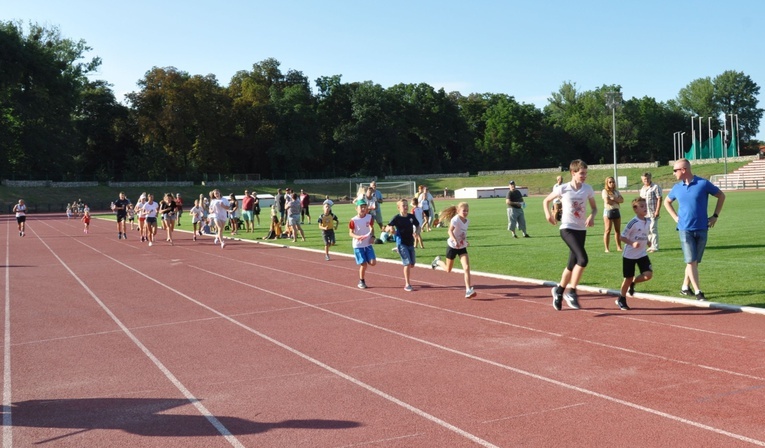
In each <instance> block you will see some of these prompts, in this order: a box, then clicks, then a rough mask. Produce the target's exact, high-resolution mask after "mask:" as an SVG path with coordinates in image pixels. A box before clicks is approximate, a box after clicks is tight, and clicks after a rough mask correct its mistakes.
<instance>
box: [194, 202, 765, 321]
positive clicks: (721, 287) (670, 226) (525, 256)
mask: <svg viewBox="0 0 765 448" xmlns="http://www.w3.org/2000/svg"><path fill="white" fill-rule="evenodd" d="M666 193H667V192H665V194H666ZM625 196H626V199H627V200H628V201H629V200H631V198H632V197H633V196H636V193H634V192H633V193H630V192H627V193H626V194H625ZM726 196H727V198H726V201H725V206H724V208H723V211H722V213H721V216H720V220H719V222H718V224H717V225H716V226H715V227H714V228H713V229H711V230H710V234H709V241H708V244H707V249H706V252H705V254H704V259H703V262H702V263H701V264H700V265H699V266H700V267H699V270H700V278H701V285H702V287H703V290H704V292H705V294H706V295H707V297H708V298H709V299H710V300H712V301H716V302H723V303H728V304H735V305H749V306H757V307H765V290H763V287H762V281H761V276H760V275H759V274H755V273H754V272H755V270H756V269H758V268H759V267H760V264H761V261H762V256H763V253H765V251H764V249H765V242H763V240H762V238H760V236H759V229H760V228H761V223H760V221H761V220H760V216H759V213H758V211H761V210H762V207H761V205H760V206H759V207H754V206H753V205H754V204H763V199H765V192H764V191H741V192H728V193H726ZM542 199H543V198H542V197H541V196H536V197H529V198H527V203H528V206H527V208H526V212H525V214H526V221H527V227H528V232H529V234H530V235H531V236H532V237H531V238H525V239H524V238H518V239H513V238H511V237H509V235H510V233H509V232H508V231H507V230H506V229H507V216H506V209H505V204H504V200H503V199H475V200H470V201H468V202H469V203H470V217H469V218H470V229H469V231H468V240H469V241H470V249H469V251H470V261H471V268H472V269H473V270H474V271H482V272H491V273H497V274H504V275H512V276H518V277H526V278H533V279H539V280H550V281H558V280H559V279H560V275H561V271H562V269H563V267H564V265H565V263H566V260H567V257H568V249H567V248H566V246H565V244H564V243H563V241H562V240H561V239H560V235H559V232H558V227H557V226H552V225H550V224H549V223H548V222H547V221H545V219H544V212H543V210H542ZM456 202H457V201H456V200H440V201H438V203H437V208H438V209H441V208H444V207H445V206H447V205H451V204H456ZM714 204H715V199H714V198H711V200H710V208H711V207H713V206H714ZM598 206H599V207H601V206H602V204H601V201H600V199H599V198H598ZM333 211H334V212H335V214H337V215H338V217H339V218H340V222H341V224H340V227H339V229H338V231H337V245H336V246H335V247H333V248H332V251H333V252H342V253H347V254H350V253H352V249H351V243H350V238H349V236H348V232H347V230H346V229H347V223H348V220H349V218H351V217H352V216H353V215H355V211H354V209H353V206H351V205H350V204H337V205H335V207H334V210H333ZM394 211H395V208H394V204H393V203H390V202H388V203H385V204H383V215H384V217H385V218H386V221H387V220H388V219H390V218H391V217H392V214H393V213H394ZM312 213H313V215H314V220H313V221H314V223H315V221H316V218H317V217H318V214H319V207H318V206H314V207H312ZM262 217H267V215H263V216H262ZM629 219H631V216H629V215H627V214H625V216H624V217H623V222H624V223H626V222H627V221H628V220H629ZM185 223H186V224H185V225H188V224H187V223H188V220H186V219H185ZM183 229H188V227H183ZM304 230H305V233H306V239H307V241H305V242H300V241H298V242H297V243H290V242H285V243H284V244H285V245H295V246H300V247H311V248H315V249H322V248H323V243H322V240H321V232H320V230H319V229H318V226H317V225H316V224H313V225H310V226H309V225H305V226H304ZM266 231H267V227H265V226H261V227H260V228H258V229H257V232H256V233H254V234H243V233H240V237H241V238H243V239H257V238H260V237H262V236H263V235H265V234H266ZM587 233H588V236H587V243H586V248H587V252H588V254H589V257H590V264H589V266H588V267H587V270H586V271H585V273H584V277H583V280H582V284H583V285H588V286H594V287H601V288H607V289H618V288H619V287H620V285H621V281H622V274H621V271H622V263H621V253H620V252H611V253H605V252H604V246H603V219H602V217H599V218H598V219H597V221H596V224H595V227H593V228H590V229H589V230H588V232H587ZM659 236H660V242H661V250H660V251H659V252H656V253H654V254H651V256H650V257H651V261H652V264H653V269H654V278H653V279H652V280H651V281H649V282H646V283H641V284H639V285H638V292H645V293H650V294H659V295H666V296H674V297H680V296H679V289H680V284H681V282H682V279H683V272H684V269H685V264H684V263H683V259H682V252H681V250H680V243H679V239H678V236H677V232H676V231H675V225H674V222H673V221H672V220H671V218H669V215H668V214H667V213H666V212H664V213H663V214H662V217H661V219H660V220H659ZM612 238H613V236H612ZM423 240H424V244H425V248H424V249H418V250H417V261H418V262H419V263H429V262H430V261H431V260H432V259H433V258H434V257H435V256H436V255H443V254H444V252H445V247H446V229H444V228H439V229H434V230H433V231H432V232H424V233H423ZM281 241H287V240H281ZM611 247H612V249H613V247H614V246H613V241H612V244H611ZM392 248H393V245H392V244H384V245H376V246H375V249H376V253H377V256H378V258H387V259H396V260H397V259H398V255H397V254H396V253H394V252H392V251H391V249H392ZM416 277H417V274H416V271H415V272H414V274H413V278H415V279H416ZM479 282H480V280H479ZM479 284H480V283H479Z"/></svg>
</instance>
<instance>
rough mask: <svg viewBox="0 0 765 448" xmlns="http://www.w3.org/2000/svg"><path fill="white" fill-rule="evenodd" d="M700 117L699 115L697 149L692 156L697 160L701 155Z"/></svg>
mask: <svg viewBox="0 0 765 448" xmlns="http://www.w3.org/2000/svg"><path fill="white" fill-rule="evenodd" d="M701 143H702V142H701V115H699V147H698V148H696V153H695V154H693V156H694V157H696V158H698V157H699V154H701Z"/></svg>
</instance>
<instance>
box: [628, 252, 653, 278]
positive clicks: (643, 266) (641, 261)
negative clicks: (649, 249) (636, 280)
mask: <svg viewBox="0 0 765 448" xmlns="http://www.w3.org/2000/svg"><path fill="white" fill-rule="evenodd" d="M636 265H637V267H638V269H640V273H641V274H642V273H643V272H653V268H652V267H651V260H650V259H649V258H648V255H646V256H645V257H641V258H638V259H637V260H635V259H632V258H622V275H623V276H624V278H629V277H634V276H635V266H636Z"/></svg>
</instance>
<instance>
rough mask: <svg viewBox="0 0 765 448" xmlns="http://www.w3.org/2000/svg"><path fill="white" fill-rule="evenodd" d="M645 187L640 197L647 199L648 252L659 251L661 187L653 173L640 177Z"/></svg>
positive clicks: (641, 188) (641, 190) (642, 188)
mask: <svg viewBox="0 0 765 448" xmlns="http://www.w3.org/2000/svg"><path fill="white" fill-rule="evenodd" d="M640 180H641V181H642V182H643V186H642V187H640V197H641V198H643V199H645V203H646V206H647V207H648V215H647V216H646V219H647V220H648V252H656V251H657V250H659V213H660V212H661V202H662V201H661V196H662V192H661V187H660V186H658V185H656V184H655V183H653V181H652V180H651V173H649V172H645V173H643V175H642V176H641V177H640Z"/></svg>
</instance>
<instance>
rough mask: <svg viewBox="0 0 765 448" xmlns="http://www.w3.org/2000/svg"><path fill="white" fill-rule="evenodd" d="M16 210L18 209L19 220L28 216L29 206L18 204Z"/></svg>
mask: <svg viewBox="0 0 765 448" xmlns="http://www.w3.org/2000/svg"><path fill="white" fill-rule="evenodd" d="M15 209H16V217H17V218H20V217H22V216H26V215H27V205H26V204H24V205H21V204H16V206H15Z"/></svg>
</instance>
